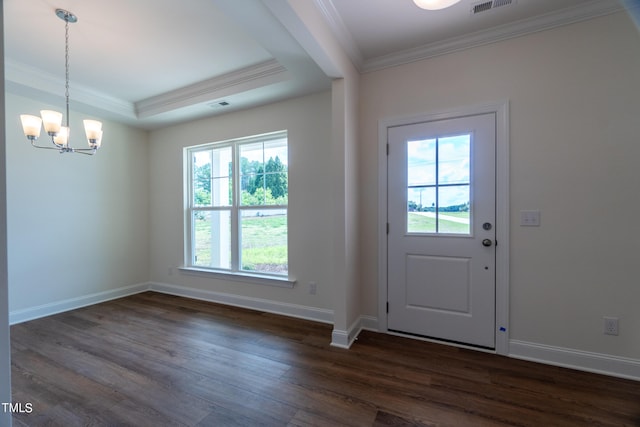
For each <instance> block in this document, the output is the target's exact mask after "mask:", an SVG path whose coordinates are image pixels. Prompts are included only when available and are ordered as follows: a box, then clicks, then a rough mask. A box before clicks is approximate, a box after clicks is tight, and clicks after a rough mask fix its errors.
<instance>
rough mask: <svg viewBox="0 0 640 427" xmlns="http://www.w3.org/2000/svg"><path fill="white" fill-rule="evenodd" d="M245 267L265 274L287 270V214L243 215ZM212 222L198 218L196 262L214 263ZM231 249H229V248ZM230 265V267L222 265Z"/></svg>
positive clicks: (203, 263)
mask: <svg viewBox="0 0 640 427" xmlns="http://www.w3.org/2000/svg"><path fill="white" fill-rule="evenodd" d="M241 233H242V235H241V239H242V269H243V270H249V271H258V272H263V273H286V272H287V269H288V265H287V264H288V256H287V217H286V216H284V215H277V216H276V215H274V216H255V217H244V218H243V219H242V225H241ZM211 234H212V233H211V224H210V222H209V221H207V220H196V227H195V251H196V253H195V255H196V257H197V262H196V264H197V265H203V266H212V265H211ZM230 250H231V248H229V251H230ZM223 267H227V266H223Z"/></svg>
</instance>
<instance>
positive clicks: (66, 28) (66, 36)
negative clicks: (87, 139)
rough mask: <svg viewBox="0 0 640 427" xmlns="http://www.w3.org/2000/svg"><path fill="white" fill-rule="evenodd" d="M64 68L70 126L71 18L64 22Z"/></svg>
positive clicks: (65, 95)
mask: <svg viewBox="0 0 640 427" xmlns="http://www.w3.org/2000/svg"><path fill="white" fill-rule="evenodd" d="M64 32H65V34H64V70H65V74H64V77H65V85H64V97H65V101H66V107H67V114H66V119H67V127H69V20H68V19H65V24H64Z"/></svg>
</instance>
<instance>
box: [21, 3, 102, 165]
mask: <svg viewBox="0 0 640 427" xmlns="http://www.w3.org/2000/svg"><path fill="white" fill-rule="evenodd" d="M56 15H57V16H58V17H59V18H60V19H62V20H63V21H64V22H65V27H64V28H65V62H64V66H65V101H66V107H67V115H66V125H65V126H63V125H62V113H59V112H57V111H53V110H42V111H40V117H38V116H32V115H29V114H22V115H20V121H21V122H22V130H23V132H24V136H26V137H27V139H28V140H29V141H31V145H33V146H34V147H36V148H46V149H49V150H58V151H59V152H60V153H80V154H88V155H93V154H95V153H96V151H97V150H98V148H100V146H101V145H102V123H101V122H99V121H97V120H83V122H84V130H85V135H86V137H87V143H88V144H89V148H72V147H71V146H70V145H69V136H70V128H69V23H75V22H78V17H77V16H76V15H74V14H73V13H71V12H68V11H66V10H64V9H56ZM42 127H44V130H45V132H47V135H49V136H50V137H51V142H52V143H53V146H42V145H37V144H36V140H37V139H38V138H39V137H40V132H41V129H42Z"/></svg>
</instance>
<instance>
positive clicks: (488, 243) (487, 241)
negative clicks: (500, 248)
mask: <svg viewBox="0 0 640 427" xmlns="http://www.w3.org/2000/svg"><path fill="white" fill-rule="evenodd" d="M492 243H493V242H492V241H491V239H484V240H483V241H482V246H491V245H492Z"/></svg>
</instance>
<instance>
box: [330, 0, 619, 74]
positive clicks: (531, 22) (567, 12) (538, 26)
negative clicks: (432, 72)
mask: <svg viewBox="0 0 640 427" xmlns="http://www.w3.org/2000/svg"><path fill="white" fill-rule="evenodd" d="M317 1H319V2H322V3H324V4H326V3H327V2H328V3H330V2H331V0H317ZM621 10H623V7H622V6H621V5H620V4H619V3H618V2H617V1H616V0H606V1H603V0H593V1H590V2H588V3H586V4H584V5H581V6H576V7H571V8H567V9H563V10H560V11H557V12H552V13H548V14H544V15H539V16H536V17H533V18H529V19H523V20H520V21H516V22H513V23H510V24H505V25H501V26H498V27H494V28H491V29H489V30H483V31H478V32H474V33H471V34H467V35H464V36H461V37H455V38H451V39H447V40H441V41H438V42H434V43H430V44H426V45H423V46H420V47H417V48H413V49H406V50H403V51H399V52H395V53H392V54H389V55H383V56H379V57H375V58H369V59H366V60H364V61H363V62H361V64H362V65H361V67H359V69H360V72H363V73H366V72H372V71H377V70H381V69H384V68H389V67H394V66H397V65H402V64H407V63H410V62H416V61H420V60H423V59H428V58H432V57H435V56H440V55H446V54H449V53H453V52H458V51H461V50H465V49H470V48H472V47H477V46H481V45H486V44H490V43H496V42H499V41H503V40H507V39H510V38H515V37H520V36H524V35H527V34H532V33H536V32H539V31H544V30H549V29H552V28H556V27H560V26H563V25H568V24H573V23H577V22H581V21H586V20H589V19H593V18H597V17H600V16H605V15H609V14H612V13H615V12H619V11H621ZM329 24H330V25H331V23H329ZM340 40H341V43H348V41H344V40H343V39H342V38H340ZM343 48H344V49H345V51H346V52H347V54H351V49H352V48H349V47H348V45H343ZM351 59H352V61H354V63H356V64H357V63H358V62H357V61H358V58H353V57H352V58H351Z"/></svg>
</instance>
